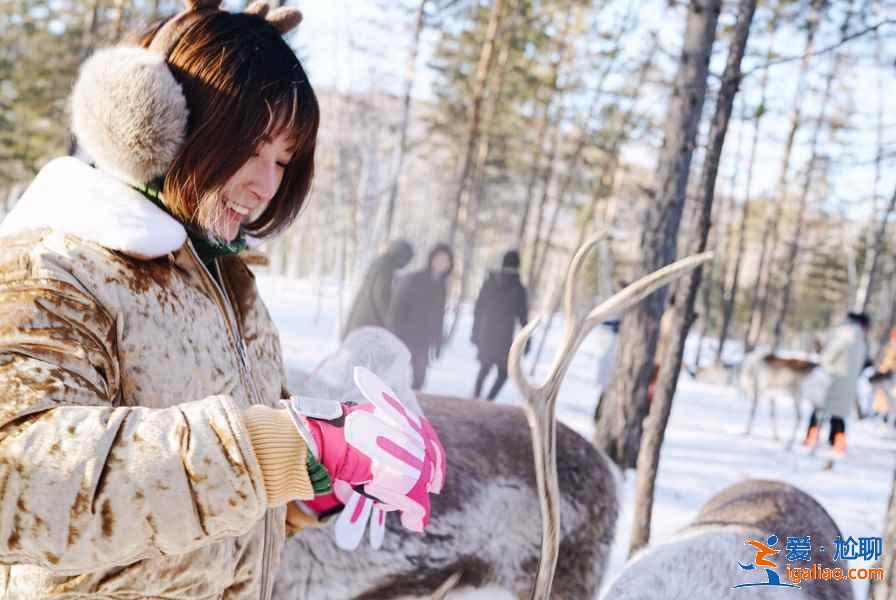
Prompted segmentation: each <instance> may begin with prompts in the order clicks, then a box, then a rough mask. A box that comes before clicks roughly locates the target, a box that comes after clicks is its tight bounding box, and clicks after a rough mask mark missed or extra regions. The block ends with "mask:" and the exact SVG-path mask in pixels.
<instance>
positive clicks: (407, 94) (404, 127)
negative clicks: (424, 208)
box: [383, 0, 428, 240]
mask: <svg viewBox="0 0 896 600" xmlns="http://www.w3.org/2000/svg"><path fill="white" fill-rule="evenodd" d="M427 1H428V0H420V5H419V6H418V7H417V19H416V21H415V24H414V36H413V37H412V38H411V49H410V51H409V52H408V58H407V62H406V63H405V66H404V96H403V98H402V101H401V121H400V124H399V130H398V131H399V133H398V147H397V148H396V153H397V156H396V157H395V167H394V168H395V171H394V173H393V174H392V185H391V186H389V199H388V200H387V201H386V226H385V230H384V231H383V239H385V240H388V239H389V238H391V237H392V223H393V221H394V220H395V204H396V203H397V202H398V182H399V180H400V179H401V172H402V170H403V167H404V156H405V153H406V152H407V148H408V125H409V124H410V121H411V119H410V116H411V92H412V91H413V89H414V79H415V75H416V72H417V53H418V51H419V49H420V36H421V34H422V33H423V26H424V24H425V22H426V19H425V17H426V12H425V10H426V2H427Z"/></svg>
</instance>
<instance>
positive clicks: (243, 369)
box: [186, 240, 272, 600]
mask: <svg viewBox="0 0 896 600" xmlns="http://www.w3.org/2000/svg"><path fill="white" fill-rule="evenodd" d="M186 245H187V248H189V250H190V256H191V257H192V258H193V260H194V261H195V262H196V264H197V266H198V267H199V271H200V272H201V273H202V274H203V276H204V277H205V278H206V279H207V280H208V281H210V282H211V284H212V287H213V289H214V290H215V292H216V294H217V296H218V305H219V308H220V309H221V312H222V313H224V323H225V325H226V326H227V334H228V335H229V337H230V341H231V343H232V344H233V346H234V347H235V348H236V351H237V356H238V357H239V361H238V362H239V366H240V375H241V377H242V380H243V382H244V383H245V385H246V391H248V392H249V393H250V394H251V395H252V396H253V397H254V398H255V404H261V397H260V395H259V392H258V388H257V387H256V385H255V380H254V379H252V375H251V373H250V372H249V362H248V358H247V356H246V348H245V345H244V344H243V338H242V332H241V331H240V323H239V319H238V318H237V317H236V311H235V310H233V306H232V302H231V301H230V297H229V295H228V294H227V293H226V292H225V291H224V286H225V283H224V277H223V276H222V275H221V269H220V267H219V266H218V261H217V259H216V260H215V263H214V264H215V270H216V271H217V273H218V277H220V279H221V284H220V285H219V284H218V282H217V281H215V278H214V277H213V276H212V274H211V272H209V270H208V268H206V266H205V265H204V264H203V263H202V261H201V260H200V259H199V255H198V254H196V249H195V248H194V247H193V243H192V242H191V241H189V240H187V244H186ZM234 329H236V332H235V333H234V331H233V330H234ZM271 530H272V528H271V511H270V510H266V511H265V515H264V534H263V538H262V554H261V598H263V599H264V600H268V598H269V597H270V594H269V592H268V571H269V570H270V568H269V565H270V562H271V556H270V554H271V537H272V536H271Z"/></svg>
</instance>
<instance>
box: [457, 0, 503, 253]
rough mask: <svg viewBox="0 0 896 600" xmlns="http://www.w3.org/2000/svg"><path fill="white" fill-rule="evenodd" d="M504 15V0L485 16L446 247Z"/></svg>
mask: <svg viewBox="0 0 896 600" xmlns="http://www.w3.org/2000/svg"><path fill="white" fill-rule="evenodd" d="M503 12H504V0H495V3H494V4H492V10H491V12H490V14H489V20H488V29H487V30H486V34H485V40H484V41H483V42H482V50H481V51H480V53H479V62H478V64H477V65H476V77H475V79H474V81H473V97H472V99H471V110H470V121H469V123H468V126H467V147H466V150H465V152H464V159H463V162H462V165H463V167H462V168H461V173H460V178H459V180H458V183H457V193H456V194H455V198H454V216H453V217H452V219H451V229H450V232H449V235H448V237H449V244H450V245H451V246H454V243H455V241H456V240H457V228H458V225H459V223H460V219H461V211H462V208H463V205H464V203H465V200H466V197H467V195H468V192H469V189H468V188H469V185H470V179H471V175H472V170H473V163H474V160H475V158H476V151H477V148H478V147H479V136H480V135H481V127H482V103H483V101H484V100H485V92H486V87H487V86H486V84H487V83H488V76H489V74H490V73H491V70H492V62H493V58H494V55H495V51H494V50H495V39H497V37H498V29H499V28H500V25H501V19H502V18H503Z"/></svg>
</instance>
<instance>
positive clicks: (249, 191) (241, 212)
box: [197, 133, 293, 241]
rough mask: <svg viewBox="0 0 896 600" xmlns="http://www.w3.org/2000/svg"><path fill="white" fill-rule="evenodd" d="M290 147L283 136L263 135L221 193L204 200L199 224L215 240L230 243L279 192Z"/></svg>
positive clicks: (291, 152) (283, 134)
mask: <svg viewBox="0 0 896 600" xmlns="http://www.w3.org/2000/svg"><path fill="white" fill-rule="evenodd" d="M292 154H293V148H292V147H291V143H290V140H289V139H288V138H287V136H286V134H285V133H280V134H278V135H277V136H276V137H270V136H265V137H264V138H262V142H261V144H260V145H259V146H258V148H256V150H255V153H254V154H253V155H252V156H251V157H249V160H247V161H246V162H245V163H244V164H243V166H242V167H240V169H239V170H238V171H237V172H236V173H234V174H233V176H232V177H231V178H230V179H228V180H227V182H226V183H225V184H224V186H223V187H222V188H221V190H220V191H219V192H218V193H216V194H212V195H210V197H209V198H207V199H206V200H203V202H202V205H201V206H200V209H199V212H198V216H197V220H198V225H199V226H200V227H202V228H203V229H204V230H205V231H207V232H208V233H210V234H211V235H213V236H214V237H216V238H218V239H221V240H225V241H232V240H233V239H235V238H236V237H237V235H239V232H240V227H242V226H243V225H245V224H247V223H251V222H252V221H254V220H255V219H257V218H258V217H259V216H260V215H261V213H262V212H264V209H265V208H267V205H268V203H270V201H271V198H273V197H274V194H276V193H277V190H278V189H280V182H281V181H283V172H284V169H285V168H286V165H287V164H288V163H289V161H290V159H291V158H292Z"/></svg>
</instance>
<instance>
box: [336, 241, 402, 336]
mask: <svg viewBox="0 0 896 600" xmlns="http://www.w3.org/2000/svg"><path fill="white" fill-rule="evenodd" d="M412 258H414V249H413V247H412V246H411V245H410V244H409V243H408V242H406V241H405V240H396V241H394V242H392V243H391V244H389V248H388V249H387V250H386V252H385V253H383V254H382V255H381V256H378V257H377V258H376V259H374V261H373V262H372V263H371V264H370V268H369V269H368V270H367V273H366V274H365V275H364V281H363V282H362V283H361V287H360V288H358V293H357V294H356V295H355V300H354V302H352V308H351V310H350V311H349V313H348V319H347V320H346V322H345V328H344V329H343V331H342V337H341V339H342V340H345V338H346V337H347V336H348V334H350V333H351V332H352V331H354V330H355V329H360V328H361V327H383V328H386V326H387V323H388V318H389V305H390V304H391V302H392V283H393V279H394V278H395V271H398V270H399V269H401V268H403V267H405V266H406V265H407V264H408V263H409V262H411V259H412Z"/></svg>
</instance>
